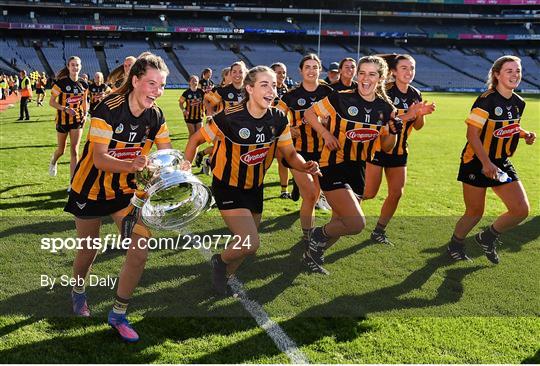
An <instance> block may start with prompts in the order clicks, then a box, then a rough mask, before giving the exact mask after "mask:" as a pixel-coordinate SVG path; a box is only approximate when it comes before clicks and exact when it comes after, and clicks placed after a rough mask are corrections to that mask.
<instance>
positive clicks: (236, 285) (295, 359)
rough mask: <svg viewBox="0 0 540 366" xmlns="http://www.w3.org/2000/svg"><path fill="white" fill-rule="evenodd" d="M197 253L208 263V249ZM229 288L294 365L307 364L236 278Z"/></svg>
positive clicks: (277, 325) (289, 339) (210, 254)
mask: <svg viewBox="0 0 540 366" xmlns="http://www.w3.org/2000/svg"><path fill="white" fill-rule="evenodd" d="M199 252H201V253H202V255H203V256H204V258H206V260H208V261H210V259H211V258H212V252H211V251H210V250H209V249H205V248H200V249H199ZM228 283H229V286H231V288H232V289H233V291H234V293H235V294H237V295H238V296H237V297H236V296H235V298H236V299H238V300H239V301H240V303H241V304H242V306H243V307H244V309H246V311H247V312H248V313H250V314H251V316H252V317H253V319H255V321H256V322H257V324H259V326H260V327H261V328H262V329H264V331H265V332H266V334H268V336H269V337H270V338H271V339H272V341H273V342H274V344H275V345H276V347H277V348H278V349H279V350H280V351H281V352H283V353H285V354H286V355H287V357H289V359H290V360H291V362H292V363H294V364H308V363H309V360H308V358H307V357H306V356H305V355H304V354H303V353H302V351H300V349H298V346H297V345H296V343H295V342H294V341H293V340H292V339H291V338H290V337H289V336H288V335H287V333H285V331H284V330H283V329H282V328H281V327H280V326H279V324H277V323H276V322H274V321H273V320H272V319H270V317H269V316H268V314H267V313H266V311H264V309H263V308H262V306H261V305H260V304H259V303H257V302H256V301H254V300H251V299H250V298H249V297H248V296H247V294H246V291H245V290H244V285H243V284H242V282H240V280H239V279H238V278H236V277H234V276H233V277H232V278H230V279H229V282H228Z"/></svg>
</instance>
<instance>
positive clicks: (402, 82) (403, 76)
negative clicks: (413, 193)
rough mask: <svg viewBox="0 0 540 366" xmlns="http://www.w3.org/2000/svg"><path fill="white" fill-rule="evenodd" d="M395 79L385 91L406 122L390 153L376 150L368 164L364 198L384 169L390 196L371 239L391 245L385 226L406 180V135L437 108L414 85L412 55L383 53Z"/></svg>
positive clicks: (374, 190) (377, 184) (373, 189)
mask: <svg viewBox="0 0 540 366" xmlns="http://www.w3.org/2000/svg"><path fill="white" fill-rule="evenodd" d="M382 57H383V58H384V59H385V60H386V62H387V64H388V68H389V71H390V76H392V77H393V79H394V82H391V83H387V84H386V94H387V95H388V97H389V98H390V100H391V101H392V103H393V104H394V107H395V108H397V116H398V117H399V118H400V119H401V120H402V121H403V123H404V126H403V129H402V130H401V132H400V134H399V135H398V136H397V143H396V146H395V147H394V149H393V150H392V151H391V152H390V153H385V152H384V151H377V152H376V153H375V155H374V156H373V158H371V159H369V160H368V162H367V164H366V189H365V191H364V196H363V199H371V198H374V197H375V196H376V195H377V192H378V191H379V187H380V186H381V181H382V173H383V171H384V173H385V176H386V182H387V184H388V196H387V197H386V199H385V200H384V203H383V205H382V208H381V214H380V216H379V220H378V221H377V226H376V227H375V229H374V230H373V232H372V233H371V239H372V240H373V241H376V242H378V243H382V244H388V245H392V243H391V242H390V240H388V237H387V235H386V226H387V225H388V223H389V222H390V220H391V219H392V216H393V215H394V213H395V212H396V210H397V206H398V204H399V200H400V198H401V196H402V195H403V190H404V188H405V182H406V180H407V157H408V148H407V139H408V137H409V136H410V135H411V132H412V130H413V128H414V129H415V130H420V129H421V128H422V127H423V126H424V116H425V115H428V114H431V113H433V111H435V104H434V103H431V104H427V103H426V102H424V101H422V94H421V93H420V91H419V90H418V89H416V88H415V87H413V86H412V85H411V82H412V81H413V79H414V74H415V67H416V62H415V60H414V58H412V57H411V56H409V55H384V56H382Z"/></svg>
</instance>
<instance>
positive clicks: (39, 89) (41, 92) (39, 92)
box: [36, 88, 45, 94]
mask: <svg viewBox="0 0 540 366" xmlns="http://www.w3.org/2000/svg"><path fill="white" fill-rule="evenodd" d="M36 94H45V89H43V88H38V89H36Z"/></svg>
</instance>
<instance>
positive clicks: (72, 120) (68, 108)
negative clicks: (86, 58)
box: [49, 56, 88, 190]
mask: <svg viewBox="0 0 540 366" xmlns="http://www.w3.org/2000/svg"><path fill="white" fill-rule="evenodd" d="M80 71H81V59H80V58H79V57H77V56H71V57H70V58H69V59H68V62H67V65H66V67H64V68H63V69H62V70H60V71H59V72H58V74H57V75H56V80H55V81H54V85H53V87H52V89H51V98H50V100H49V105H50V106H51V107H53V108H54V109H56V110H57V112H56V132H57V133H56V138H57V141H58V147H57V148H56V150H55V151H54V153H53V155H52V157H51V162H50V163H49V175H50V176H51V177H55V176H56V174H57V171H58V165H57V162H58V159H59V158H60V157H61V156H62V155H63V154H64V151H65V149H66V143H67V137H68V135H69V140H70V151H71V162H70V169H69V171H70V178H71V177H73V173H74V172H75V166H76V165H77V162H78V161H79V144H80V143H81V136H82V131H83V130H82V129H83V126H84V121H85V120H86V115H87V113H88V84H87V83H85V82H84V81H83V80H81V79H80V78H79V72H80ZM68 190H69V189H68Z"/></svg>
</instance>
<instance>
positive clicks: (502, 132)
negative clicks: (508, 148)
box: [493, 123, 520, 139]
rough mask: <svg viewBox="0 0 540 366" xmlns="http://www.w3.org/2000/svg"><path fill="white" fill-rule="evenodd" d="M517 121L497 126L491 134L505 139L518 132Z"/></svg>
mask: <svg viewBox="0 0 540 366" xmlns="http://www.w3.org/2000/svg"><path fill="white" fill-rule="evenodd" d="M519 131H520V128H519V123H512V124H511V125H508V126H504V127H501V128H499V129H498V130H495V131H493V136H495V137H496V138H499V139H505V138H509V137H512V136H513V135H515V134H516V133H519Z"/></svg>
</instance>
